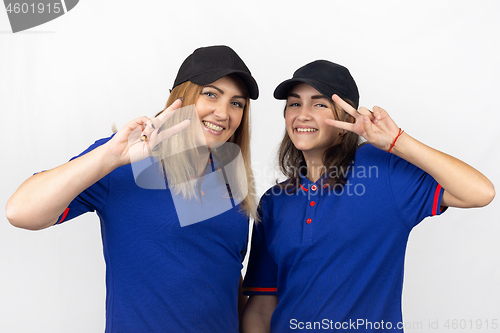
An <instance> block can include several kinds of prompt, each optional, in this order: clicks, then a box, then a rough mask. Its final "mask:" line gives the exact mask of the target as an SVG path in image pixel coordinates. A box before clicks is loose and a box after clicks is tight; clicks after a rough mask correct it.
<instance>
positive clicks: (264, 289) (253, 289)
mask: <svg viewBox="0 0 500 333" xmlns="http://www.w3.org/2000/svg"><path fill="white" fill-rule="evenodd" d="M243 290H244V291H260V292H275V291H278V288H243Z"/></svg>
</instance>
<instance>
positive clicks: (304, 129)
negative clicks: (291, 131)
mask: <svg viewBox="0 0 500 333" xmlns="http://www.w3.org/2000/svg"><path fill="white" fill-rule="evenodd" d="M316 131H317V129H316V128H297V132H316Z"/></svg>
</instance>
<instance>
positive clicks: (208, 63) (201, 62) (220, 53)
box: [172, 45, 259, 99]
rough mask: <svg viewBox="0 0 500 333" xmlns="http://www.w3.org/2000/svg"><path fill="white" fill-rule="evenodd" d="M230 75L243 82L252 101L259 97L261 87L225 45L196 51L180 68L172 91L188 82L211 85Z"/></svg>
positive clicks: (239, 59)
mask: <svg viewBox="0 0 500 333" xmlns="http://www.w3.org/2000/svg"><path fill="white" fill-rule="evenodd" d="M229 74H234V75H236V76H238V77H239V78H240V79H241V80H242V81H243V83H244V84H245V86H246V87H247V90H248V95H249V97H250V98H251V99H257V98H258V97H259V87H258V86H257V82H256V81H255V79H254V78H253V77H252V74H251V73H250V70H249V69H248V67H247V66H246V65H245V63H244V62H243V60H241V58H240V57H239V56H238V55H237V54H236V52H234V51H233V49H231V48H230V47H229V46H225V45H216V46H208V47H200V48H199V49H196V50H194V52H193V54H191V55H190V56H189V57H187V58H186V60H184V62H183V63H182V65H181V68H179V72H178V73H177V77H176V78H175V81H174V86H173V87H172V89H173V88H175V87H177V86H178V85H179V84H181V83H184V82H186V81H191V82H193V83H196V84H199V85H205V84H209V83H212V82H215V81H217V80H218V79H220V78H221V77H223V76H226V75H229Z"/></svg>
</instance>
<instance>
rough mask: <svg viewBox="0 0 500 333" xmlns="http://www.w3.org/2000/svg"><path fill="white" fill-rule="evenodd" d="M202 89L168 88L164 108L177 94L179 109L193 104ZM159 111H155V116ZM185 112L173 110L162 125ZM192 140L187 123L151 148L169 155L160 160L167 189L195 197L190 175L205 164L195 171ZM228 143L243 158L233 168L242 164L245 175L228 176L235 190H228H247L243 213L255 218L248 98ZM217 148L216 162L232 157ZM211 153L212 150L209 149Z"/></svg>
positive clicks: (183, 116)
mask: <svg viewBox="0 0 500 333" xmlns="http://www.w3.org/2000/svg"><path fill="white" fill-rule="evenodd" d="M203 88H204V86H201V85H198V84H195V83H192V82H190V81H187V82H184V83H182V84H180V85H178V86H177V87H175V88H174V89H172V91H171V93H170V96H169V98H168V100H167V105H166V107H165V109H166V108H168V107H169V106H170V105H171V104H172V103H173V102H175V101H176V100H177V99H179V98H180V97H182V105H181V108H182V107H185V106H190V105H194V104H196V102H197V100H198V97H199V96H200V94H201V92H202V90H203ZM163 111H165V110H163ZM163 111H161V112H159V113H158V114H157V115H156V116H158V115H159V114H161V113H162V112H163ZM186 113H189V112H185V113H184V114H183V112H176V113H175V114H174V115H173V116H172V117H170V118H169V119H168V120H167V122H166V123H165V125H164V126H166V127H169V126H171V125H173V124H177V123H179V122H181V121H182V120H185V119H187V118H189V115H186ZM191 116H192V115H191ZM195 116H196V117H197V116H198V115H197V114H196V115H195ZM195 141H196V128H194V126H189V127H188V128H187V129H186V130H184V131H182V132H180V133H178V134H176V135H174V136H173V137H171V138H169V139H168V140H166V141H165V142H164V144H163V145H162V147H161V148H160V149H155V151H159V152H160V155H162V156H163V157H165V156H170V157H169V158H162V159H161V161H162V163H163V166H164V169H165V172H166V173H167V175H168V180H169V188H170V189H171V190H172V191H173V193H174V194H179V193H181V194H182V196H183V197H184V198H193V197H196V191H195V188H194V187H193V183H192V182H191V180H192V175H199V174H200V173H201V172H202V171H203V170H204V168H205V166H203V167H202V168H203V170H198V169H199V168H200V166H199V164H198V163H196V161H198V158H199V152H198V150H197V149H196V148H194V149H193V147H196V146H197V145H196V142H195ZM228 142H230V143H234V144H236V145H238V147H239V148H240V151H241V155H242V157H243V165H241V166H237V167H236V168H237V170H241V169H242V168H241V167H244V170H245V174H243V173H242V172H238V173H237V174H236V175H235V174H234V173H230V174H229V175H228V176H229V177H230V178H231V180H232V181H230V183H231V184H233V186H234V185H235V186H236V187H237V188H236V189H235V188H233V189H232V193H247V191H246V189H248V193H247V195H246V197H245V199H244V200H243V201H242V203H241V207H242V210H243V211H244V213H245V214H246V215H247V216H249V217H252V218H254V220H256V219H257V214H256V211H257V201H256V195H255V181H254V177H253V172H252V168H251V159H250V99H249V98H248V97H247V98H246V103H245V107H244V108H243V116H242V119H241V123H240V126H238V128H237V129H236V131H235V132H234V134H233V135H232V136H231V138H229V140H228ZM221 148H222V149H219V148H217V149H216V150H217V155H216V158H217V159H218V160H219V162H221V163H223V164H225V161H224V159H226V160H227V159H232V157H234V156H227V154H228V153H227V151H228V150H227V149H223V148H224V145H223V146H222V147H221ZM172 152H179V153H175V154H174V155H173V156H172ZM212 153H215V152H214V151H212ZM156 155H157V156H158V154H156ZM221 160H222V161H221Z"/></svg>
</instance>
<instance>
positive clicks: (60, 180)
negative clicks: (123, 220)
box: [5, 100, 191, 230]
mask: <svg viewBox="0 0 500 333" xmlns="http://www.w3.org/2000/svg"><path fill="white" fill-rule="evenodd" d="M180 105H181V101H180V100H178V101H176V102H174V103H172V105H171V106H170V107H169V108H167V109H166V110H165V111H164V112H162V113H161V114H160V115H159V116H158V117H155V118H152V119H149V118H147V117H141V118H137V119H134V120H132V121H131V122H129V123H127V125H125V127H123V128H122V129H121V130H120V131H119V132H118V133H116V134H115V135H114V136H113V138H112V139H111V140H109V141H108V142H107V143H106V144H104V145H102V146H99V147H97V148H95V149H93V150H92V151H90V152H88V153H86V154H84V155H82V156H80V157H78V158H75V159H73V160H71V161H69V162H67V163H64V164H63V165H60V166H58V167H56V168H54V169H50V170H47V171H45V172H40V173H38V174H36V175H34V176H31V177H30V178H28V179H27V180H26V181H25V182H24V183H23V184H21V186H20V187H19V188H18V189H17V191H16V192H15V193H14V194H13V195H12V197H11V198H10V199H9V201H8V202H7V205H6V207H5V214H6V216H7V219H8V220H9V221H10V223H11V224H12V225H14V226H16V227H19V228H25V229H30V230H39V229H43V228H47V227H49V226H51V225H53V224H54V223H55V222H56V221H57V219H58V217H59V216H60V215H61V214H62V213H63V212H64V210H65V209H66V207H68V205H69V204H70V203H71V201H72V200H73V199H74V198H76V196H77V195H79V194H80V193H81V192H83V191H84V190H85V189H87V188H88V187H89V186H91V185H92V184H94V183H95V182H96V181H98V180H99V179H101V178H102V177H104V176H106V175H107V174H109V173H110V172H112V171H113V170H114V169H116V168H117V167H119V166H121V165H125V164H128V163H131V162H136V161H139V160H141V159H144V158H146V157H147V156H149V151H150V150H149V149H150V147H154V146H155V145H156V144H158V143H160V142H162V141H163V140H166V139H168V138H169V137H171V136H172V135H174V134H176V133H178V132H180V131H182V130H183V129H185V128H186V127H188V126H189V124H190V123H191V122H190V121H189V120H184V121H182V122H180V123H179V124H177V125H175V126H172V127H170V128H168V129H164V130H162V131H161V132H160V133H158V129H159V128H160V127H161V125H162V124H164V123H165V121H166V120H167V119H168V118H170V117H171V116H172V115H173V114H174V113H175V110H176V109H178V108H179V107H180ZM155 129H156V130H155ZM143 135H144V136H145V138H146V139H144V140H141V137H142V136H143Z"/></svg>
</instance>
